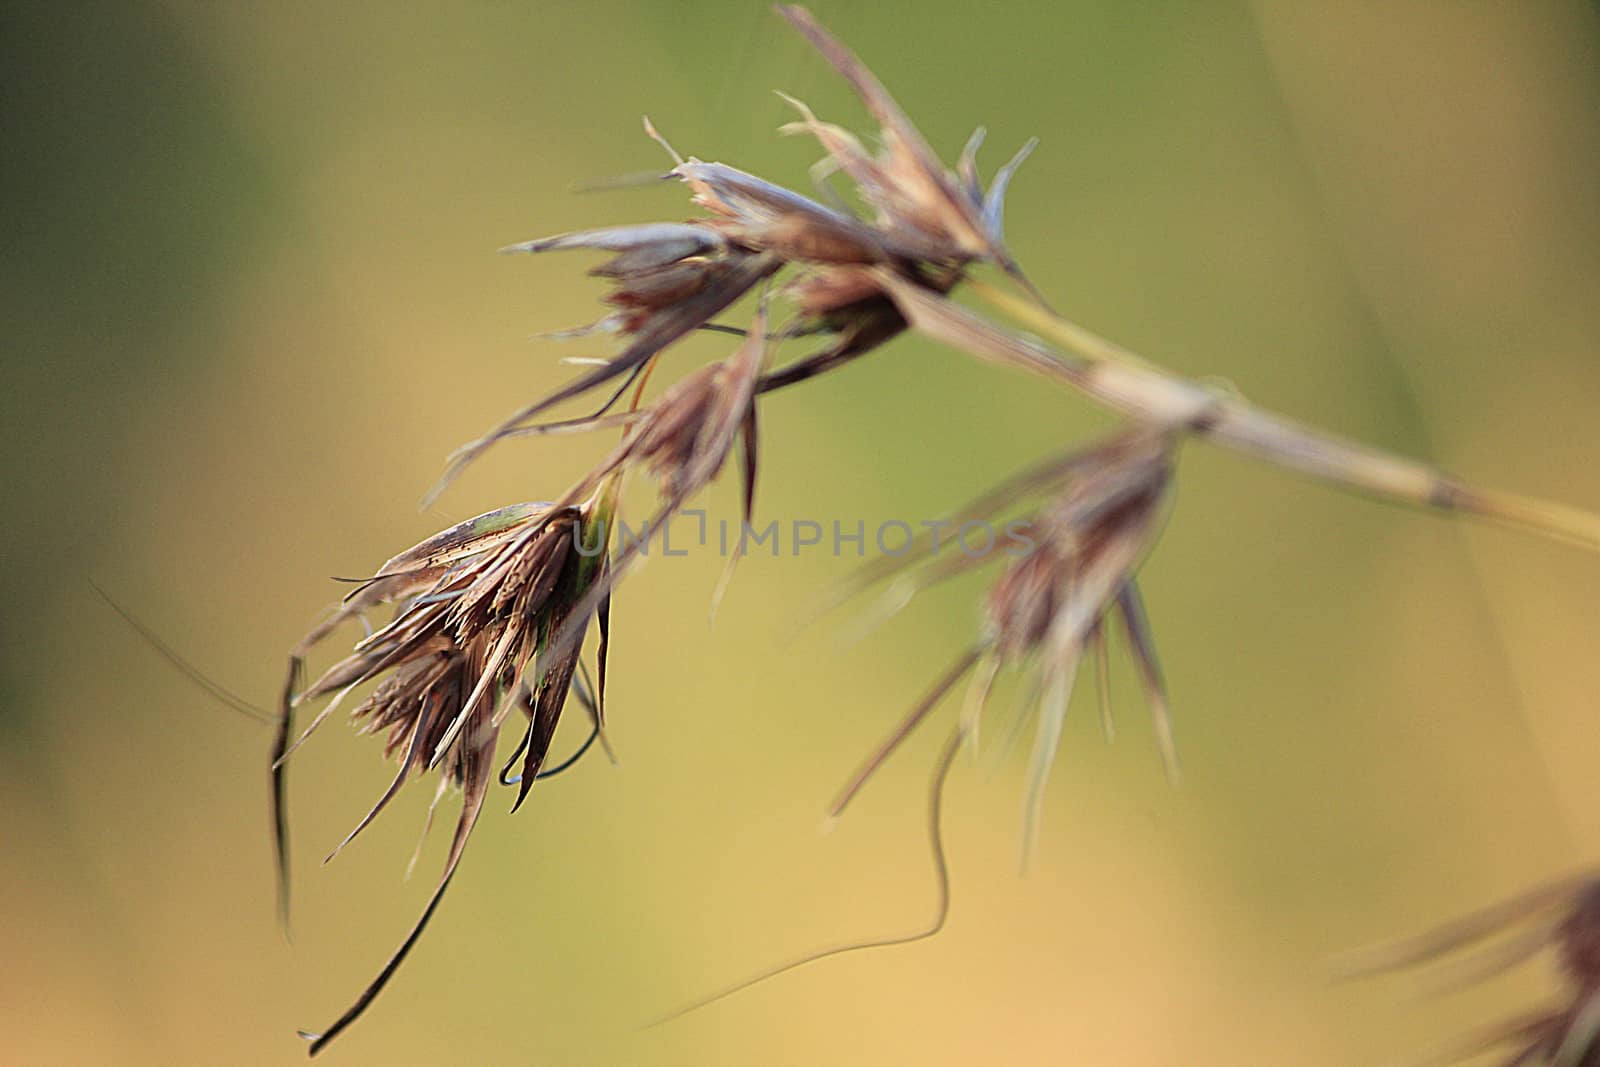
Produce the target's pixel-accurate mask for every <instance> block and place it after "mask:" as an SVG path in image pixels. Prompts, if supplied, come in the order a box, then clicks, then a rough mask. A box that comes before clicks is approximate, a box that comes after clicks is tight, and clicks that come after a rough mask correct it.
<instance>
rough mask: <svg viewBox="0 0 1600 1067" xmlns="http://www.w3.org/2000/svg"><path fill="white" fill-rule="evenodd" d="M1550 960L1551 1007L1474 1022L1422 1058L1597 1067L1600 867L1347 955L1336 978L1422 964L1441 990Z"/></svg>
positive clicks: (1507, 1066)
mask: <svg viewBox="0 0 1600 1067" xmlns="http://www.w3.org/2000/svg"><path fill="white" fill-rule="evenodd" d="M1540 955H1544V956H1547V957H1550V958H1552V961H1553V963H1554V964H1555V966H1556V969H1557V971H1558V973H1559V974H1560V975H1561V979H1562V984H1563V987H1564V988H1563V993H1562V996H1561V999H1560V1000H1559V1001H1558V1002H1557V1003H1555V1004H1552V1005H1547V1006H1545V1007H1543V1008H1540V1009H1536V1010H1534V1011H1532V1012H1528V1013H1525V1014H1523V1015H1519V1016H1516V1017H1513V1018H1509V1019H1505V1020H1502V1021H1499V1022H1494V1023H1490V1024H1488V1025H1485V1026H1482V1027H1480V1028H1478V1029H1476V1030H1474V1031H1472V1032H1471V1033H1469V1034H1467V1035H1465V1036H1463V1037H1461V1038H1459V1039H1457V1040H1454V1041H1451V1042H1449V1043H1447V1044H1445V1045H1442V1046H1440V1047H1438V1048H1436V1049H1433V1050H1430V1053H1429V1054H1428V1056H1427V1062H1429V1063H1440V1064H1443V1063H1455V1062H1459V1061H1462V1060H1467V1059H1470V1058H1472V1057H1475V1056H1480V1055H1485V1054H1487V1053H1490V1052H1496V1053H1498V1054H1499V1055H1500V1056H1501V1057H1503V1058H1502V1059H1500V1060H1498V1061H1497V1062H1498V1063H1500V1064H1501V1065H1502V1067H1533V1065H1539V1064H1542V1065H1547V1067H1600V872H1596V871H1592V870H1591V871H1588V872H1585V873H1582V874H1579V875H1576V876H1574V877H1571V878H1567V879H1563V880H1560V881H1556V882H1551V883H1547V884H1545V885H1541V886H1537V887H1535V888H1533V889H1531V890H1528V891H1527V892H1525V893H1523V894H1521V895H1519V896H1516V897H1513V898H1511V899H1509V900H1505V901H1501V902H1499V903H1497V904H1493V905H1490V906H1489V907H1487V908H1484V909H1482V910H1481V911H1478V912H1475V913H1473V914H1470V915H1466V916H1464V917H1462V918H1460V919H1456V920H1454V921H1452V922H1449V923H1446V924H1444V925H1442V926H1439V927H1437V928H1435V929H1432V930H1428V931H1426V932H1424V933H1422V934H1418V935H1416V936H1414V937H1411V938H1407V939H1405V940H1403V941H1398V942H1394V943H1391V944H1386V945H1380V946H1377V947H1376V948H1370V949H1364V950H1361V951H1358V952H1352V953H1348V954H1347V955H1345V956H1344V957H1342V958H1341V959H1339V960H1337V961H1336V962H1335V964H1334V970H1335V973H1336V974H1337V975H1339V976H1340V977H1343V978H1356V977H1367V976H1371V975H1377V974H1384V973H1388V972H1394V971H1401V970H1406V969H1410V968H1413V967H1423V966H1430V967H1431V968H1432V973H1431V975H1430V977H1431V981H1432V985H1433V986H1434V987H1435V988H1436V989H1437V990H1439V991H1441V992H1442V991H1450V990H1455V989H1460V988H1463V987H1465V986H1469V985H1476V984H1479V983H1481V982H1484V981H1487V980H1489V979H1492V978H1495V977H1498V976H1500V975H1501V974H1503V973H1505V972H1508V971H1510V970H1511V969H1513V968H1515V967H1517V966H1519V965H1521V964H1524V963H1526V962H1528V961H1530V960H1532V959H1534V958H1535V957H1537V956H1540Z"/></svg>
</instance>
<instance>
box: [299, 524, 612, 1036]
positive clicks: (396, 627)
mask: <svg viewBox="0 0 1600 1067" xmlns="http://www.w3.org/2000/svg"><path fill="white" fill-rule="evenodd" d="M608 525H609V514H608V512H607V511H606V506H605V504H604V502H603V500H602V499H601V498H600V497H598V496H596V497H594V498H591V499H590V500H589V501H586V502H585V503H583V504H580V505H563V506H555V505H541V504H517V505H512V506H511V507H508V508H502V509H499V510H497V511H494V512H489V513H487V514H484V515H480V516H478V517H477V518H474V519H470V520H468V521H467V522H464V523H461V524H458V525H457V526H454V527H452V528H450V529H449V530H446V531H444V532H442V533H440V534H438V535H436V536H434V537H431V538H429V539H427V540H426V541H423V542H422V543H421V544H419V545H417V546H415V547H413V548H411V549H408V550H407V551H406V552H403V553H401V554H400V555H398V556H396V557H394V558H393V559H391V560H390V561H389V562H388V563H386V564H385V565H384V567H383V568H381V569H380V570H379V572H378V574H376V575H374V576H373V578H371V579H369V580H368V581H367V582H365V583H364V584H363V585H362V586H361V587H360V588H358V589H357V590H356V591H355V592H354V593H352V594H351V595H350V596H349V597H348V598H347V599H346V602H345V603H344V604H343V605H342V606H341V607H340V609H339V610H338V611H337V612H335V614H334V615H333V617H332V618H331V619H330V620H328V621H327V622H325V623H324V624H322V625H320V626H318V627H316V628H315V629H314V630H313V631H312V632H311V633H310V634H308V635H307V638H306V639H305V640H304V641H302V643H301V645H300V646H297V648H296V650H295V653H294V655H293V656H292V658H291V665H290V671H289V680H288V682H287V683H286V686H285V692H284V700H283V703H282V706H281V708H280V725H279V735H278V741H277V744H276V746H275V749H274V759H273V780H274V806H275V811H276V825H277V828H278V829H277V839H276V845H277V849H278V855H279V863H280V881H281V884H282V885H283V886H284V887H285V892H286V886H287V869H288V868H287V858H286V856H287V817H286V803H285V801H286V797H285V793H284V782H285V778H284V768H285V761H286V759H287V757H288V756H289V755H290V754H291V753H292V752H293V751H294V749H295V748H296V747H298V745H299V744H300V743H301V742H302V741H304V740H305V739H306V738H307V737H308V736H309V735H310V734H311V733H312V732H313V731H314V730H316V728H317V727H318V726H320V725H321V724H322V723H323V722H324V721H326V719H327V718H328V716H329V715H330V714H331V713H332V711H333V710H334V708H335V707H337V705H338V704H339V702H340V700H341V699H342V698H343V697H344V696H345V695H346V694H348V693H350V692H351V691H353V690H354V689H355V688H356V687H358V686H361V685H363V684H366V683H369V682H377V685H376V686H375V687H374V688H373V690H372V691H371V692H370V693H369V694H368V695H367V697H366V698H365V699H364V700H362V701H361V702H360V703H359V704H357V706H356V708H355V710H354V713H353V714H354V717H355V719H356V720H357V721H358V722H359V723H361V724H362V726H363V728H364V730H365V731H366V732H380V733H385V734H386V737H385V744H384V748H385V753H386V754H387V755H389V756H391V757H397V758H398V761H399V768H398V770H397V772H396V774H395V776H394V779H393V780H392V781H391V783H390V785H389V787H388V789H386V790H385V791H384V793H383V794H382V796H380V797H379V799H378V801H377V803H376V804H374V805H373V807H372V808H371V809H370V810H369V811H368V812H367V814H366V815H365V816H363V818H362V819H361V820H360V822H359V823H358V824H357V825H356V827H355V829H354V830H352V831H351V833H350V834H349V835H348V836H346V838H345V839H344V841H343V842H341V843H340V845H339V846H338V848H335V849H334V852H333V854H334V855H336V854H337V853H338V851H339V850H340V849H342V848H344V847H345V845H347V844H349V843H350V842H351V841H352V840H353V839H354V838H355V837H356V836H357V835H358V834H359V833H360V832H361V831H362V830H363V829H365V827H366V826H367V825H368V824H369V823H370V822H371V821H372V820H373V818H374V817H376V816H377V814H378V813H379V812H380V811H382V810H383V808H384V807H385V806H386V805H387V804H388V803H389V801H390V800H391V799H392V798H393V797H394V796H395V795H396V794H397V793H398V792H399V790H400V788H401V787H402V786H403V785H404V784H405V782H406V781H407V780H408V779H409V778H410V777H412V776H413V775H415V774H418V773H421V772H423V771H425V770H429V769H437V770H438V771H439V772H440V774H441V776H442V780H441V783H440V788H441V790H442V789H443V788H444V787H445V786H446V785H448V784H451V783H453V784H455V785H456V786H458V787H460V789H461V790H462V794H463V801H462V808H461V813H460V815H459V817H458V819H457V822H456V829H455V834H454V836H453V839H452V842H451V846H450V851H449V855H448V857H447V859H446V862H445V867H444V871H443V874H442V875H441V877H440V880H439V882H438V884H437V886H436V888H435V890H434V893H433V896H432V897H431V898H430V900H429V902H428V904H427V906H426V908H425V909H424V911H423V914H422V917H421V918H420V919H419V920H418V922H417V923H416V925H415V926H414V927H413V928H412V930H411V932H410V934H409V935H408V936H407V937H406V939H405V941H404V942H402V944H401V945H400V947H399V949H398V950H397V951H396V953H395V954H394V955H393V956H392V957H391V959H390V960H389V962H388V963H387V964H386V965H385V966H384V968H383V969H382V970H381V971H380V972H379V974H378V977H377V978H375V979H374V980H373V982H372V983H371V984H370V985H369V986H368V987H367V989H366V990H365V991H364V992H363V993H362V995H361V996H360V997H359V998H358V999H357V1000H356V1002H355V1004H354V1005H353V1006H352V1007H351V1008H350V1009H349V1010H348V1011H347V1012H346V1013H345V1014H344V1015H343V1016H342V1017H340V1019H338V1020H337V1021H336V1022H335V1023H334V1024H333V1025H332V1026H331V1027H329V1028H328V1029H327V1030H326V1031H325V1032H324V1033H322V1034H321V1035H307V1036H308V1038H309V1039H310V1040H311V1041H312V1045H311V1050H312V1052H313V1053H315V1052H317V1051H319V1050H320V1049H321V1048H323V1047H325V1046H326V1044H327V1043H328V1042H329V1041H330V1040H332V1039H333V1037H335V1036H336V1035H337V1034H338V1033H339V1032H340V1031H342V1030H343V1029H344V1028H345V1027H347V1026H348V1025H350V1023H352V1022H354V1021H355V1019H356V1018H357V1017H358V1016H359V1015H360V1014H361V1013H362V1012H363V1011H364V1010H365V1009H366V1007H367V1006H368V1004H369V1003H370V1002H371V1000H372V999H373V998H374V997H375V996H376V995H377V993H378V992H379V991H380V990H381V989H382V988H383V986H384V985H386V984H387V982H388V980H389V979H390V978H391V977H392V976H393V974H394V972H395V970H396V969H397V968H398V966H399V965H400V963H401V962H402V961H403V960H404V958H405V956H406V955H407V954H408V953H409V952H410V950H411V947H412V946H413V945H414V944H415V942H416V939H417V938H418V937H419V936H420V935H421V933H422V930H423V929H424V927H425V926H426V924H427V922H428V920H429V918H431V916H432V914H433V911H434V909H435V907H436V906H437V905H438V903H439V901H440V899H441V898H442V896H443V894H444V890H445V889H446V887H447V886H448V885H449V882H450V879H451V878H452V877H453V876H454V873H455V871H456V868H457V866H458V864H459V863H460V859H461V855H462V852H463V850H464V848H465V846H466V842H467V839H468V837H469V836H470V834H471V832H472V829H473V827H474V826H475V825H476V823H477V819H478V816H479V814H480V813H481V811H482V807H483V803H484V799H485V797H486V795H487V793H488V789H489V785H490V783H491V781H492V780H493V779H494V777H495V772H494V767H495V749H496V747H497V743H498V740H499V735H500V730H501V727H502V724H503V722H504V720H505V718H506V716H507V714H508V713H509V712H510V710H511V709H512V707H517V708H520V709H521V710H522V711H523V713H524V715H525V717H526V719H527V726H526V730H525V733H524V736H523V738H522V741H521V742H520V744H519V745H518V747H517V753H516V755H514V756H513V757H512V762H516V761H517V760H518V759H519V758H520V760H521V774H520V776H519V777H518V778H510V777H508V775H509V772H510V769H511V766H510V764H508V765H507V767H506V769H505V770H503V771H501V773H500V778H501V780H502V782H504V783H505V784H508V785H509V784H517V785H518V787H519V788H518V793H517V800H516V803H515V804H514V805H513V810H515V807H516V806H517V805H520V804H521V802H522V800H523V799H524V798H525V797H526V795H527V792H528V790H529V788H530V787H531V786H532V784H533V782H534V781H535V779H536V778H537V777H538V776H539V772H540V770H541V768H542V767H543V764H544V761H545V758H546V756H547V754H548V752H549V747H550V742H551V739H552V738H553V736H554V734H555V729H556V726H557V724H558V722H559V720H560V716H561V712H562V709H563V708H564V706H565V703H566V698H567V695H568V693H569V691H570V689H571V686H572V682H573V673H574V669H575V666H576V663H577V659H578V650H579V647H580V646H581V628H580V630H579V639H578V641H576V642H574V643H573V645H572V647H571V648H570V649H568V650H565V651H563V652H561V653H559V654H555V655H550V656H546V655H545V653H546V652H547V651H549V647H548V646H549V645H550V642H551V640H552V638H553V636H554V635H555V634H556V633H557V632H560V631H563V630H565V629H566V628H568V627H570V626H572V625H573V623H574V619H573V612H574V608H575V607H576V605H578V604H579V603H580V602H582V601H583V600H584V597H585V595H586V594H587V592H588V591H589V589H590V588H591V587H593V586H594V585H595V584H596V583H597V582H598V581H599V580H601V578H602V577H603V575H604V571H605V567H606V559H605V555H604V553H603V551H601V552H595V553H593V554H591V553H589V552H588V551H584V550H580V545H594V544H599V545H602V546H603V545H604V543H605V531H606V527H607V526H608ZM385 603H393V604H395V605H396V608H395V615H394V618H393V619H392V620H391V621H390V622H389V623H388V624H387V625H385V626H383V627H382V628H380V629H378V630H377V631H375V632H373V633H371V634H370V635H369V636H367V637H365V638H363V639H362V640H361V641H359V642H357V644H356V646H355V648H354V650H353V651H352V653H351V654H350V655H349V656H348V657H346V658H345V659H344V660H341V661H340V662H339V663H337V664H335V665H334V666H333V667H331V668H329V669H328V670H327V671H326V672H325V673H324V674H323V675H322V676H321V677H320V678H319V679H318V680H317V681H316V682H314V683H312V684H311V685H310V686H308V687H306V689H305V690H304V691H303V692H295V683H296V679H298V677H299V675H300V671H301V663H302V661H303V657H304V655H305V653H306V652H308V651H309V650H310V648H311V647H312V646H313V645H315V644H316V643H318V642H320V641H321V640H323V639H324V638H325V637H326V636H327V635H328V634H329V633H330V632H331V630H332V628H333V627H334V626H335V625H337V624H338V623H339V622H342V621H344V620H346V619H349V618H351V617H353V616H360V615H362V614H363V613H364V612H365V611H366V610H368V609H371V608H373V607H376V606H379V605H381V604H385ZM583 621H584V623H585V624H586V622H587V619H584V620H583ZM600 622H601V634H602V638H601V648H600V676H601V679H602V682H601V686H600V687H599V689H598V690H597V700H596V703H595V705H594V706H593V707H592V709H591V712H592V714H593V716H594V718H595V729H596V730H597V731H598V730H599V728H600V716H601V710H602V706H603V705H602V704H601V703H600V701H601V700H602V699H603V698H600V697H599V696H598V694H599V693H603V684H604V683H603V679H604V669H605V667H604V664H605V635H606V632H607V629H608V619H607V617H606V609H604V608H602V610H601V612H600ZM530 668H531V669H532V673H531V674H530ZM335 693H336V694H337V696H335V697H334V699H333V700H331V701H330V702H329V703H328V705H327V706H326V707H325V708H324V710H323V711H322V712H321V713H320V714H319V715H318V716H317V717H316V719H315V720H314V721H313V722H312V723H311V725H310V726H309V727H308V728H307V729H306V730H305V732H304V733H302V734H301V735H300V738H299V739H298V740H296V741H295V742H294V744H293V745H291V744H289V742H288V738H289V736H290V731H291V730H292V717H293V710H294V708H295V707H296V706H298V705H300V704H301V703H303V702H305V701H307V700H311V699H315V698H318V697H325V696H329V695H332V694H335ZM436 802H437V798H436ZM430 821H431V816H430ZM331 858H332V855H330V856H329V859H331Z"/></svg>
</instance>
